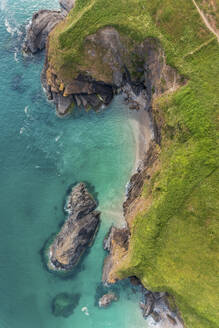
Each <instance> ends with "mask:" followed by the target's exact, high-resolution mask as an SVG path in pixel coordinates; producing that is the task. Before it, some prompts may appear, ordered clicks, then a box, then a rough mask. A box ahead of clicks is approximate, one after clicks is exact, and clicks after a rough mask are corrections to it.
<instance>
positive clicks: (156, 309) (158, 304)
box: [140, 289, 184, 328]
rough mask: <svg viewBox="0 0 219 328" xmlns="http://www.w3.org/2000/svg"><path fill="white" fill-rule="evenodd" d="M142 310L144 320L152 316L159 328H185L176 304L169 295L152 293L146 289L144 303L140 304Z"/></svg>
mask: <svg viewBox="0 0 219 328" xmlns="http://www.w3.org/2000/svg"><path fill="white" fill-rule="evenodd" d="M171 302H172V304H170V303H171ZM140 308H141V309H142V313H143V316H144V318H148V317H149V316H150V317H151V318H152V319H153V321H154V322H155V323H159V325H158V327H159V328H166V327H168V328H171V327H175V328H183V327H184V325H183V322H182V319H181V317H180V314H179V312H178V310H177V308H176V305H175V302H174V300H173V298H172V297H171V296H169V295H168V294H167V293H158V292H157V293H152V292H150V291H148V290H146V289H144V302H141V303H140Z"/></svg>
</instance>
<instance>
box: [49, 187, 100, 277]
mask: <svg viewBox="0 0 219 328" xmlns="http://www.w3.org/2000/svg"><path fill="white" fill-rule="evenodd" d="M96 207H97V203H96V201H95V200H94V199H93V197H92V196H91V194H90V193H89V192H88V191H87V188H86V186H85V184H84V183H79V184H78V185H76V186H75V187H74V188H73V189H72V191H71V194H70V196H69V198H68V202H67V210H68V213H69V215H68V218H67V220H66V221H65V223H64V225H63V226H62V228H61V231H60V232H59V233H58V235H57V236H56V238H55V240H54V241H53V243H52V245H51V246H50V247H49V263H48V266H49V269H52V270H63V271H69V270H72V268H73V267H74V266H75V265H76V264H77V263H78V262H79V260H80V258H81V256H82V254H83V253H84V252H85V250H86V249H87V248H88V247H90V246H91V244H92V242H93V240H94V238H95V235H96V232H97V230H98V227H99V224H100V212H98V211H95V209H96Z"/></svg>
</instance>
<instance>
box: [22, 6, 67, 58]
mask: <svg viewBox="0 0 219 328" xmlns="http://www.w3.org/2000/svg"><path fill="white" fill-rule="evenodd" d="M62 19H63V16H62V14H61V13H60V12H59V11H51V10H40V11H38V12H37V13H35V14H34V15H33V17H32V21H31V23H30V25H29V26H28V27H27V34H26V39H25V42H24V45H23V49H24V51H25V52H31V53H33V54H34V53H36V52H37V51H40V50H42V49H44V48H45V45H46V41H47V37H48V35H49V33H50V32H51V31H52V29H53V28H54V27H55V26H56V25H57V24H58V23H59V22H60V21H61V20H62Z"/></svg>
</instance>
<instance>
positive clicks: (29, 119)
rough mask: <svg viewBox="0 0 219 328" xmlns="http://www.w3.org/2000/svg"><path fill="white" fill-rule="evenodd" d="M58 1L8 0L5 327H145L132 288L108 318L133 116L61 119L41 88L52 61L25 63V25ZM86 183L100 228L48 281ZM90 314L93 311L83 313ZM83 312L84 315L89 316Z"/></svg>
mask: <svg viewBox="0 0 219 328" xmlns="http://www.w3.org/2000/svg"><path fill="white" fill-rule="evenodd" d="M40 8H58V1H57V0H55V1H54V0H53V1H52V0H0V90H1V92H0V140H1V142H0V168H1V170H0V195H1V199H0V216H1V217H0V304H1V305H0V328H85V327H86V328H108V327H112V328H117V327H120V328H144V327H147V324H146V321H145V320H144V319H143V317H142V315H141V311H140V309H139V306H138V303H139V300H140V297H141V293H140V292H135V293H134V292H133V290H132V288H131V286H130V284H129V283H128V282H127V281H125V282H123V283H121V284H119V285H118V287H117V290H118V293H119V294H120V298H119V301H118V302H115V303H113V304H112V305H111V306H110V307H109V308H107V309H99V308H98V306H97V299H98V296H101V290H102V289H101V288H102V287H101V268H102V265H103V260H104V256H105V255H106V254H105V252H104V250H103V248H102V242H103V238H104V236H105V234H106V232H107V231H108V229H109V227H110V226H111V224H112V223H114V224H118V225H122V224H123V221H122V215H121V213H122V208H121V206H122V201H123V199H124V194H125V185H126V183H127V181H128V180H129V178H130V176H131V173H132V170H133V165H134V160H135V138H134V135H133V131H132V128H131V123H130V120H131V119H130V113H129V111H128V109H127V108H126V106H125V105H124V104H123V101H122V99H121V98H119V97H118V98H116V99H115V100H114V101H113V103H112V104H111V105H110V106H109V107H108V108H107V109H105V110H103V111H101V112H99V113H94V112H89V113H86V112H85V111H83V110H79V111H77V112H75V113H74V114H73V115H72V116H71V117H68V118H66V119H60V118H58V117H56V115H55V111H54V107H53V105H52V104H50V103H49V102H47V100H46V98H45V95H44V93H43V90H42V88H41V85H40V72H41V69H42V65H43V59H44V54H43V53H42V54H38V55H36V56H34V57H23V55H22V54H21V51H20V45H21V42H22V32H23V31H24V26H25V25H26V24H27V22H28V20H29V19H30V18H31V16H32V13H33V12H34V11H35V10H38V9H40ZM78 181H85V182H87V183H88V184H89V186H90V187H91V188H92V190H93V191H94V192H95V195H96V196H97V198H98V201H99V209H100V210H101V211H102V215H101V220H102V223H101V228H100V231H99V233H98V235H97V238H96V240H95V243H94V245H93V247H92V248H91V249H90V250H89V252H87V254H86V256H84V258H83V260H82V262H81V265H80V266H79V268H78V270H77V271H76V272H75V274H74V276H73V277H71V278H69V279H65V280H63V279H61V278H60V277H57V276H56V275H54V274H52V273H49V272H48V271H47V270H46V269H45V266H44V265H43V263H42V259H41V255H40V250H41V248H42V246H43V244H44V242H45V241H46V239H47V238H48V237H49V236H50V235H51V233H54V232H57V231H58V230H59V228H60V224H61V223H62V222H63V220H64V218H65V216H64V212H63V206H64V201H65V197H66V192H67V190H68V188H69V186H70V185H72V184H74V183H76V182H78ZM62 292H68V293H79V294H80V301H79V304H78V306H77V308H76V309H75V311H74V313H73V314H72V315H71V316H69V317H68V318H62V317H55V316H54V315H53V314H52V311H51V303H52V299H53V298H54V297H55V296H56V295H57V294H59V293H62ZM83 308H84V309H83ZM82 310H84V311H82Z"/></svg>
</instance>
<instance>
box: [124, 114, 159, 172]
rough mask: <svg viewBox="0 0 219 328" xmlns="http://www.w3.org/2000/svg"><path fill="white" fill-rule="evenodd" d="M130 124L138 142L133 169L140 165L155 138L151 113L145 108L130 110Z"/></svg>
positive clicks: (136, 142)
mask: <svg viewBox="0 0 219 328" xmlns="http://www.w3.org/2000/svg"><path fill="white" fill-rule="evenodd" d="M129 116H130V125H131V128H132V131H133V135H134V138H135V144H136V153H135V163H134V168H133V171H136V169H137V168H138V166H139V163H140V162H141V160H142V159H143V158H144V155H145V154H146V152H147V151H148V148H149V144H150V141H151V140H152V139H153V138H154V133H153V126H152V122H151V119H150V116H149V113H148V112H147V111H146V110H144V109H140V110H138V111H137V110H129Z"/></svg>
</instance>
